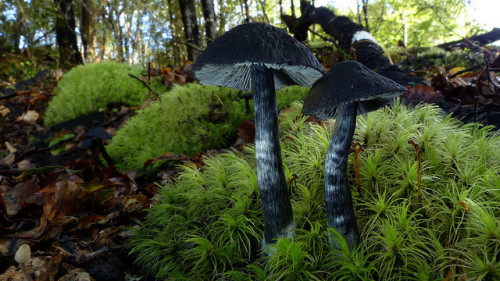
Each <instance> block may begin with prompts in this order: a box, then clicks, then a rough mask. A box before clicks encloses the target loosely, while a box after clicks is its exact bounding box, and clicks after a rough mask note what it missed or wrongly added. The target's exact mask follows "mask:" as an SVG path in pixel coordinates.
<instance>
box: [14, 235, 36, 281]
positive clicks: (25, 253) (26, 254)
mask: <svg viewBox="0 0 500 281" xmlns="http://www.w3.org/2000/svg"><path fill="white" fill-rule="evenodd" d="M14 259H15V260H16V262H18V263H19V267H21V271H22V273H23V276H24V279H26V280H27V281H33V279H32V278H31V276H30V274H29V273H28V270H27V269H26V263H27V262H29V261H30V259H31V249H30V246H29V245H28V244H22V245H21V246H19V249H17V252H16V255H15V256H14Z"/></svg>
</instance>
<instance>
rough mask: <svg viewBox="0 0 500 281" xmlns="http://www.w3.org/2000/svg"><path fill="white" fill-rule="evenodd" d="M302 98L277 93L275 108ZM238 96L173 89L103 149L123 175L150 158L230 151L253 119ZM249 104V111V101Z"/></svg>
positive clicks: (293, 91)
mask: <svg viewBox="0 0 500 281" xmlns="http://www.w3.org/2000/svg"><path fill="white" fill-rule="evenodd" d="M306 93H307V88H304V87H298V86H295V87H288V88H286V89H283V90H281V91H278V93H277V97H278V107H279V108H280V109H283V108H285V107H287V106H289V105H290V103H291V102H292V101H294V100H300V99H303V98H304V96H305V94H306ZM241 94H242V92H240V91H237V90H233V89H229V88H220V87H213V86H201V85H198V84H194V83H193V84H188V85H186V86H175V87H174V88H173V89H172V90H171V91H169V92H167V93H165V94H163V95H162V96H161V97H160V100H159V101H158V102H155V103H153V104H151V105H150V106H148V107H146V108H144V109H142V110H141V111H139V112H138V113H137V115H136V116H134V117H132V118H131V119H130V120H129V121H127V123H126V124H125V125H124V126H123V127H122V128H121V129H120V130H118V132H117V133H116V136H115V137H113V140H112V142H111V144H110V145H108V146H107V150H108V152H109V154H110V155H111V157H112V158H113V159H114V160H115V162H116V163H119V164H118V168H120V169H122V170H124V169H132V168H140V167H142V166H143V165H144V162H146V161H147V160H148V159H151V158H155V157H158V156H160V155H162V154H165V153H167V152H174V153H177V154H179V153H184V154H187V155H189V156H195V155H196V154H198V153H200V152H202V151H204V150H207V149H221V148H224V147H228V146H230V145H231V144H232V142H234V141H235V140H236V137H237V136H236V131H237V127H238V125H239V124H240V123H241V121H243V120H244V119H247V120H248V119H251V118H252V116H250V115H247V114H246V108H245V102H244V100H243V99H240V98H239V96H240V95H241ZM249 105H250V108H253V104H252V103H251V102H250V104H249ZM251 111H252V110H251ZM251 111H250V112H251Z"/></svg>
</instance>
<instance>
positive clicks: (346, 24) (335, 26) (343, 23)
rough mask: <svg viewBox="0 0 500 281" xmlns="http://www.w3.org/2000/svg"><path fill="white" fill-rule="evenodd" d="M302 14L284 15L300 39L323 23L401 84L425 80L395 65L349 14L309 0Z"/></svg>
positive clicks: (349, 49)
mask: <svg viewBox="0 0 500 281" xmlns="http://www.w3.org/2000/svg"><path fill="white" fill-rule="evenodd" d="M300 9H301V11H302V15H301V17H300V18H294V17H293V16H286V15H285V16H283V17H282V20H283V22H285V24H286V25H287V26H288V28H289V29H290V32H291V33H293V34H294V36H295V38H297V40H299V41H305V40H307V36H308V34H307V33H308V30H309V27H310V26H311V25H312V24H319V25H321V27H322V28H323V30H324V31H325V33H326V34H328V35H330V36H332V37H333V38H335V39H336V40H337V42H338V45H339V47H340V48H341V49H342V50H343V51H344V52H345V53H346V54H348V55H349V56H350V58H351V59H352V60H356V61H358V62H360V63H362V64H363V65H365V66H366V67H368V68H370V69H372V70H374V71H376V72H377V73H379V74H381V75H383V76H385V77H387V78H390V79H392V80H394V81H396V82H398V83H399V84H401V85H410V84H416V83H422V82H423V80H422V79H420V78H418V77H415V76H413V75H411V74H410V73H407V72H404V71H402V70H401V69H399V67H397V66H395V65H393V64H392V63H391V61H390V60H389V59H388V58H387V56H385V55H384V53H385V52H384V49H383V48H382V46H380V44H379V43H378V42H377V40H375V38H373V36H372V35H371V34H370V33H368V31H366V29H365V28H363V27H362V26H361V25H359V24H357V23H355V22H353V21H352V20H350V19H349V18H347V17H344V16H337V15H335V14H334V13H333V12H332V11H331V10H329V9H327V8H325V7H319V8H316V7H314V6H313V5H311V4H310V3H309V2H307V1H301V2H300Z"/></svg>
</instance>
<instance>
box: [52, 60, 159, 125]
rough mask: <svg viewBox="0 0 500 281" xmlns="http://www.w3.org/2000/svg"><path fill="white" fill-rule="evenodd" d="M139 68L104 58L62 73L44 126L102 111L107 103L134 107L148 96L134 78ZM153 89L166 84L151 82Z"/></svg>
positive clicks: (137, 75) (143, 87)
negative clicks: (104, 60)
mask: <svg viewBox="0 0 500 281" xmlns="http://www.w3.org/2000/svg"><path fill="white" fill-rule="evenodd" d="M141 72H142V70H141V68H139V67H137V66H131V65H128V64H125V63H118V62H114V61H106V62H100V63H93V64H88V65H79V66H77V67H75V68H73V69H71V70H70V71H69V72H67V73H66V74H64V76H63V77H62V79H61V80H60V81H59V82H58V83H57V87H56V88H55V90H54V92H55V96H54V98H53V99H52V100H51V101H50V103H49V105H48V108H47V110H46V112H45V119H44V122H45V125H46V126H53V125H55V124H57V123H60V122H64V121H68V120H71V119H73V118H76V117H79V116H83V115H86V114H90V113H96V112H103V111H106V110H107V109H108V107H109V106H119V105H127V106H137V105H140V104H141V103H142V102H143V101H144V100H145V99H146V98H147V96H148V89H147V88H146V87H145V86H144V85H143V84H142V83H141V82H139V81H137V79H134V78H132V77H130V76H129V74H132V75H134V76H136V77H139V76H140V75H141ZM153 88H154V89H155V90H162V89H165V87H162V86H161V85H159V83H153Z"/></svg>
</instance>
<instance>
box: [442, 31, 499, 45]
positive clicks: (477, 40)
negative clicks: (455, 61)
mask: <svg viewBox="0 0 500 281" xmlns="http://www.w3.org/2000/svg"><path fill="white" fill-rule="evenodd" d="M498 40H500V28H493V29H492V30H491V31H489V32H486V33H483V34H479V35H474V36H471V37H468V38H464V39H462V40H457V41H453V42H448V43H444V44H441V45H438V47H439V48H442V49H445V50H451V49H454V48H459V49H464V48H469V49H476V48H477V47H478V46H483V45H486V44H490V43H492V42H495V41H498Z"/></svg>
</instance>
